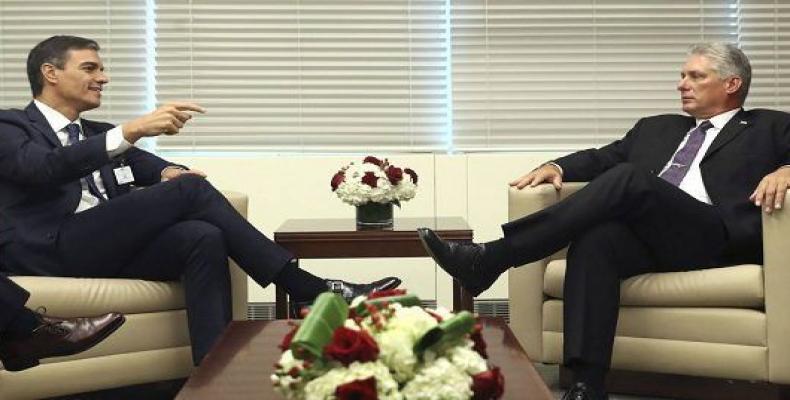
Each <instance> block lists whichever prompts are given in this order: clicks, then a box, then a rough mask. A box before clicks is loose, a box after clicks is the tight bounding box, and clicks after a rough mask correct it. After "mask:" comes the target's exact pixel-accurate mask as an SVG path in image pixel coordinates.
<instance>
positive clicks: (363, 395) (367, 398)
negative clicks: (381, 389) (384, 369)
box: [335, 376, 379, 400]
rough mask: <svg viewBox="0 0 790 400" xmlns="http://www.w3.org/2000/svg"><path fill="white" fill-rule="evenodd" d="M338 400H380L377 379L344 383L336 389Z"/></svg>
mask: <svg viewBox="0 0 790 400" xmlns="http://www.w3.org/2000/svg"><path fill="white" fill-rule="evenodd" d="M335 397H337V399H338V400H378V398H379V396H378V394H377V393H376V378H375V377H372V376H371V377H370V378H368V379H357V380H355V381H351V382H348V383H344V384H342V385H340V386H338V387H337V389H335Z"/></svg>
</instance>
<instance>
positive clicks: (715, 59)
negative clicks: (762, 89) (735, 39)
mask: <svg viewBox="0 0 790 400" xmlns="http://www.w3.org/2000/svg"><path fill="white" fill-rule="evenodd" d="M688 55H699V56H704V57H705V58H707V59H708V60H710V61H711V63H712V64H713V70H714V71H716V72H717V73H718V74H719V76H721V78H722V79H727V78H730V77H733V76H737V77H739V78H741V81H742V82H743V83H742V84H741V88H740V89H739V90H738V97H740V100H741V104H743V103H744V102H745V101H746V96H747V95H748V94H749V85H751V83H752V65H751V64H750V63H749V58H748V57H746V54H744V53H743V51H741V49H739V48H738V47H737V46H736V45H735V44H732V43H697V44H693V45H691V46H690V47H689V50H688Z"/></svg>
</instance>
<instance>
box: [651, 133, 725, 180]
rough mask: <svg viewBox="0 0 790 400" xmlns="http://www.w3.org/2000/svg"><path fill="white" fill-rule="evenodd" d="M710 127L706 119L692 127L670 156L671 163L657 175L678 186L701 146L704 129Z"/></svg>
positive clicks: (703, 138)
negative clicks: (676, 150) (686, 138)
mask: <svg viewBox="0 0 790 400" xmlns="http://www.w3.org/2000/svg"><path fill="white" fill-rule="evenodd" d="M712 127H713V124H711V123H710V121H707V120H706V121H702V123H701V124H699V126H698V127H696V128H694V130H693V131H691V133H690V134H689V138H688V140H686V144H684V145H683V147H682V148H681V149H680V150H678V152H677V153H675V156H674V157H672V163H671V164H669V168H667V169H666V170H664V172H662V173H661V175H659V177H661V178H662V179H664V180H665V181H667V182H669V183H671V184H673V185H675V186H680V182H681V181H683V177H685V176H686V173H688V172H689V168H691V163H692V162H693V161H694V157H696V156H697V153H699V149H700V147H702V143H703V142H705V131H707V130H708V129H710V128H712Z"/></svg>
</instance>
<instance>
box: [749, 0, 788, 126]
mask: <svg viewBox="0 0 790 400" xmlns="http://www.w3.org/2000/svg"><path fill="white" fill-rule="evenodd" d="M738 42H739V43H740V45H741V48H742V49H743V50H744V52H746V54H747V55H748V56H749V59H750V60H751V62H752V69H753V75H754V76H753V78H752V87H751V91H750V92H749V97H748V98H747V100H746V106H747V107H748V108H757V107H764V108H774V109H779V110H782V111H790V3H788V2H787V1H786V0H740V1H739V2H738Z"/></svg>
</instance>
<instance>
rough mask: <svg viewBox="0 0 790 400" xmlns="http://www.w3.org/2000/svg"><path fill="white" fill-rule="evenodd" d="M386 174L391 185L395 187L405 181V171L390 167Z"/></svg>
mask: <svg viewBox="0 0 790 400" xmlns="http://www.w3.org/2000/svg"><path fill="white" fill-rule="evenodd" d="M384 172H385V173H386V174H387V179H389V181H390V183H391V184H393V185H397V184H398V182H400V181H402V180H403V170H402V169H400V168H398V167H393V166H389V167H387V170H386V171H384Z"/></svg>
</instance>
